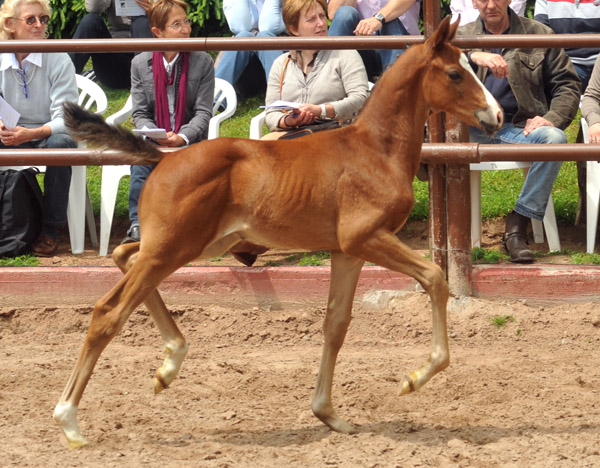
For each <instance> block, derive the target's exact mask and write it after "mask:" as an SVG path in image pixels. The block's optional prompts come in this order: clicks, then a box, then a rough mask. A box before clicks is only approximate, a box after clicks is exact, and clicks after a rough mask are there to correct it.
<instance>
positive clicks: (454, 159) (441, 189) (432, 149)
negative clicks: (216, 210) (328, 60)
mask: <svg viewBox="0 0 600 468" xmlns="http://www.w3.org/2000/svg"><path fill="white" fill-rule="evenodd" d="M429 3H431V0H425V3H424V8H425V7H427V6H428V4H429ZM429 23H430V22H429V21H426V24H425V25H426V29H428V28H429V29H430V27H431V25H430V24H429ZM423 41H424V36H395V37H389V36H387V37H382V36H380V37H328V38H295V37H282V38H280V37H278V38H214V37H207V38H190V39H63V40H52V39H48V40H38V41H16V40H11V41H0V52H123V51H131V52H141V51H155V50H159V51H169V50H176V51H194V50H201V51H216V50H290V49H395V48H403V47H407V46H411V45H415V44H419V43H422V42H423ZM453 43H454V45H456V46H457V47H460V48H492V47H509V48H510V47H523V46H527V47H560V48H562V47H600V34H567V35H497V36H494V35H491V36H490V35H486V36H458V37H456V38H455V39H454V41H453ZM438 120H439V119H438ZM441 127H443V125H442V126H441ZM430 132H432V133H433V134H434V141H435V139H436V138H439V137H440V135H443V130H439V129H437V128H436V126H434V125H430ZM440 132H441V133H440ZM452 141H460V138H454V139H453V140H452ZM421 159H422V161H423V162H426V163H430V164H431V165H432V168H430V238H431V239H432V244H431V250H432V258H433V260H434V261H436V263H438V264H440V266H442V268H444V269H445V270H446V272H447V275H448V279H449V282H450V285H451V289H452V290H453V292H455V293H457V294H469V293H470V278H471V265H470V243H469V244H468V245H467V243H466V241H465V239H470V212H469V210H465V203H466V204H467V205H468V196H469V195H468V194H466V195H465V192H464V185H465V181H464V174H465V173H468V166H466V165H467V164H469V163H475V162H481V161H574V160H575V161H593V160H599V159H600V150H598V149H597V147H594V146H589V145H582V144H567V145H525V144H521V145H518V144H516V145H479V144H476V143H429V144H427V143H426V144H424V145H423V150H422V155H421ZM135 163H136V161H132V160H131V158H130V157H127V156H126V155H123V154H122V153H119V152H114V151H99V150H92V149H72V150H71V149H69V150H67V149H65V150H59V149H44V150H37V149H27V150H12V149H5V150H2V151H0V165H6V166H14V165H106V164H110V165H115V164H117V165H118V164H135ZM446 165H450V166H446ZM442 167H447V169H448V177H446V172H443V171H441V168H442ZM465 171H467V172H465ZM431 174H433V175H431ZM446 178H447V182H446ZM467 183H468V181H467ZM465 196H466V197H467V198H465ZM446 198H447V199H448V204H447V205H446V203H445V201H444V203H442V204H440V203H439V201H440V200H442V199H444V200H445V199H446ZM431 200H434V201H433V204H432V202H431ZM442 205H443V208H441V206H442ZM448 253H450V255H454V258H448V257H447V254H448Z"/></svg>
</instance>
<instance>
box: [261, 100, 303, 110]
mask: <svg viewBox="0 0 600 468" xmlns="http://www.w3.org/2000/svg"><path fill="white" fill-rule="evenodd" d="M301 105H302V104H301V103H300V102H291V101H281V100H277V101H274V102H273V103H271V104H269V105H268V106H260V108H261V109H298V107H300V106H301Z"/></svg>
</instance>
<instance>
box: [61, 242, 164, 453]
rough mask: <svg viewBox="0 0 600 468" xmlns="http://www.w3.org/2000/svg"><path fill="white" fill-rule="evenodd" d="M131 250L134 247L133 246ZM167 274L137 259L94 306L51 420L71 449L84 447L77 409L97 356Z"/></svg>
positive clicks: (152, 264) (154, 263) (155, 263)
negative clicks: (73, 366) (76, 356)
mask: <svg viewBox="0 0 600 468" xmlns="http://www.w3.org/2000/svg"><path fill="white" fill-rule="evenodd" d="M134 247H136V248H137V245H134ZM171 271H172V270H171V268H168V269H167V268H164V266H162V268H161V264H160V263H158V262H156V261H154V262H153V263H151V264H150V262H148V261H146V262H144V259H143V258H142V257H140V258H139V259H138V261H137V262H136V263H135V264H134V265H133V266H132V267H131V269H130V270H129V271H128V272H127V274H126V275H125V276H124V277H123V278H122V279H121V280H120V281H119V283H118V284H117V285H116V286H115V287H114V288H113V289H112V290H111V291H109V292H108V294H106V295H105V296H104V297H103V298H102V299H100V300H99V301H98V302H97V303H96V305H95V306H94V312H93V313H92V320H91V322H90V326H89V329H88V333H87V337H86V339H85V343H84V345H83V350H82V352H81V354H80V356H79V359H78V360H77V364H76V365H75V369H74V370H73V373H72V374H71V377H70V378H69V381H68V382H67V385H66V387H65V389H64V391H63V394H62V396H61V397H60V400H59V402H58V404H57V405H56V408H55V409H54V419H55V420H56V422H57V423H58V424H59V426H60V427H61V429H62V430H63V432H64V434H65V436H66V438H67V440H68V442H69V446H70V447H71V448H79V447H81V446H83V445H85V444H87V441H86V440H85V438H84V437H83V436H82V435H81V432H80V430H79V427H78V425H77V408H78V406H79V402H80V401H81V397H82V395H83V392H84V390H85V387H86V385H87V383H88V381H89V379H90V377H91V375H92V372H93V370H94V366H95V365H96V362H97V360H98V358H99V357H100V354H101V353H102V351H103V350H104V348H105V347H106V346H107V345H108V343H110V341H111V340H112V339H113V338H114V337H115V336H116V335H117V333H118V332H119V331H120V330H121V328H122V327H123V325H124V324H125V322H126V321H127V319H128V318H129V316H130V315H131V313H132V312H133V310H134V309H135V308H136V307H137V306H138V305H139V304H141V302H142V301H143V300H144V299H145V298H146V296H147V295H148V294H150V293H151V292H152V291H154V290H155V289H156V287H157V286H158V285H159V284H160V282H161V281H162V280H163V279H164V278H165V277H166V276H167V275H168V274H169V273H170V272H171Z"/></svg>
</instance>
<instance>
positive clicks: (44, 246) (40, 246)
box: [33, 234, 58, 257]
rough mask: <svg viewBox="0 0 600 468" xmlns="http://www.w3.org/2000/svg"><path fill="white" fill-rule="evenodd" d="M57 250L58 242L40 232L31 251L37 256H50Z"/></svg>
mask: <svg viewBox="0 0 600 468" xmlns="http://www.w3.org/2000/svg"><path fill="white" fill-rule="evenodd" d="M57 250H58V244H57V243H56V241H55V240H54V239H52V238H51V237H50V236H48V235H46V234H40V235H39V236H38V238H37V239H36V240H35V242H34V243H33V253H34V254H36V255H37V256H38V257H52V256H53V255H54V254H56V251H57Z"/></svg>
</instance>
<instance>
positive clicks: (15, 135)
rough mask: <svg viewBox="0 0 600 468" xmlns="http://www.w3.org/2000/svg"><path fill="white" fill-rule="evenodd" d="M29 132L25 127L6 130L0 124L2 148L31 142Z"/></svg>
mask: <svg viewBox="0 0 600 468" xmlns="http://www.w3.org/2000/svg"><path fill="white" fill-rule="evenodd" d="M31 139H32V137H31V130H30V129H28V128H25V127H14V128H7V127H6V126H5V125H4V122H2V127H1V129H0V141H1V142H2V144H3V145H4V146H17V145H20V144H22V143H26V142H28V141H29V140H31Z"/></svg>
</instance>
